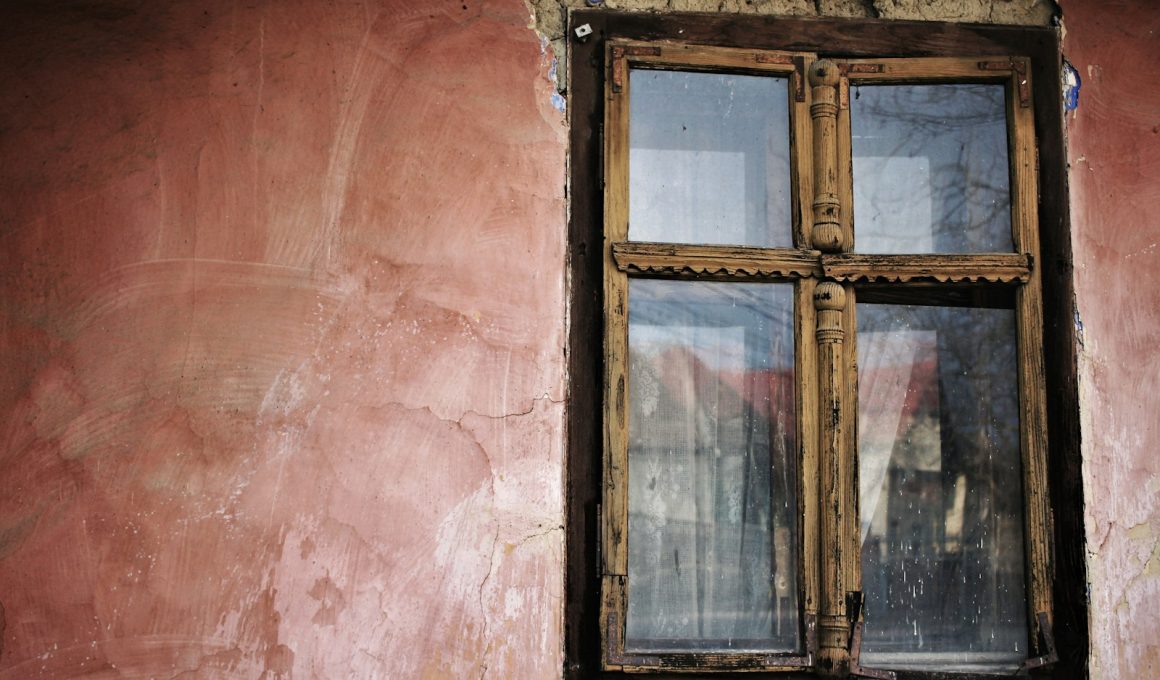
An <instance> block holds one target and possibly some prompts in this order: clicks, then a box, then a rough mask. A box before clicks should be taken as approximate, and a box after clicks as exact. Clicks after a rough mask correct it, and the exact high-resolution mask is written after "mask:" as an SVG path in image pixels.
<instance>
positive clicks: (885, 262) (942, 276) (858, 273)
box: [821, 253, 1032, 283]
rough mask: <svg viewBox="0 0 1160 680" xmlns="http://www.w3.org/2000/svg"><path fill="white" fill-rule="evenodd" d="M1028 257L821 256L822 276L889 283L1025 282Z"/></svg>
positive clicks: (1029, 263) (984, 255)
mask: <svg viewBox="0 0 1160 680" xmlns="http://www.w3.org/2000/svg"><path fill="white" fill-rule="evenodd" d="M1031 259H1032V258H1031V257H1029V256H1028V255H1027V254H1024V253H1018V254H1016V253H987V254H980V255H856V254H853V253H851V254H839V255H823V256H822V258H821V260H822V271H823V273H824V274H825V276H827V277H829V278H833V279H838V280H840V281H865V282H892V283H905V282H907V281H938V282H941V283H947V282H959V281H989V282H993V283H1000V282H1003V283H1010V282H1013V281H1027V280H1028V277H1029V276H1030V271H1031Z"/></svg>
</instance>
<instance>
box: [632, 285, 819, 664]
mask: <svg viewBox="0 0 1160 680" xmlns="http://www.w3.org/2000/svg"><path fill="white" fill-rule="evenodd" d="M628 339H629V381H628V382H629V420H628V422H629V435H628V437H629V442H628V479H629V489H628V491H629V503H628V505H629V523H628V561H629V564H628V617H627V619H628V620H627V630H626V635H625V647H626V649H627V650H629V651H634V652H671V651H761V652H794V651H797V650H798V648H799V639H798V638H799V634H798V630H799V625H798V621H799V617H798V597H797V593H798V583H797V573H796V568H797V567H796V565H797V558H796V555H797V554H798V549H797V536H796V533H797V528H796V527H797V516H798V511H797V498H796V488H797V484H796V474H797V472H796V467H795V465H794V460H795V455H796V450H797V446H796V442H795V434H794V433H795V431H796V423H795V410H794V402H795V400H794V351H793V287H792V285H790V284H748V283H744V284H743V283H716V282H687V281H657V280H641V279H632V280H631V281H630V285H629V330H628Z"/></svg>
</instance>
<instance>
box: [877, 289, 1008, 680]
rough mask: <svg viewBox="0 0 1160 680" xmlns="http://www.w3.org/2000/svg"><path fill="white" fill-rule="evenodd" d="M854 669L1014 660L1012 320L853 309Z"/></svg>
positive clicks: (995, 313) (979, 313) (950, 312)
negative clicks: (858, 612) (861, 610)
mask: <svg viewBox="0 0 1160 680" xmlns="http://www.w3.org/2000/svg"><path fill="white" fill-rule="evenodd" d="M857 307H858V459H859V463H858V471H859V493H860V503H861V505H860V513H861V515H860V516H861V532H862V533H861V538H862V587H863V592H864V596H865V598H866V612H865V618H866V629H865V638H864V641H863V647H862V650H863V653H862V658H863V662H864V663H865V664H866V665H867V666H869V667H882V668H912V669H939V670H944V671H950V670H959V671H964V672H968V671H974V672H1010V671H1013V670H1015V669H1017V668H1018V667H1019V664H1020V663H1021V662H1022V661H1023V660H1024V659H1026V658H1027V657H1028V656H1029V654H1028V649H1027V620H1026V605H1027V600H1026V592H1025V586H1024V573H1023V554H1024V550H1023V494H1022V480H1021V464H1020V448H1019V395H1018V387H1017V382H1018V378H1017V373H1016V349H1015V317H1014V312H1013V311H1012V310H1010V309H972V308H959V307H925V306H924V307H919V306H905V305H878V304H859V305H858V306H857Z"/></svg>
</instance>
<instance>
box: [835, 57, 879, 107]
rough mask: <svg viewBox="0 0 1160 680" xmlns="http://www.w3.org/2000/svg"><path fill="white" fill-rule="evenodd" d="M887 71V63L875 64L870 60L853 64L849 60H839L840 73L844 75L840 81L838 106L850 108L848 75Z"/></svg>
mask: <svg viewBox="0 0 1160 680" xmlns="http://www.w3.org/2000/svg"><path fill="white" fill-rule="evenodd" d="M885 71H886V65H885V64H873V63H868V62H858V63H856V64H851V63H850V62H847V61H840V62H838V73H839V74H840V75H841V76H842V78H841V80H840V81H839V82H838V108H839V109H848V108H850V80H849V79H848V78H847V77H846V76H848V75H850V74H851V73H854V74H858V73H883V72H885Z"/></svg>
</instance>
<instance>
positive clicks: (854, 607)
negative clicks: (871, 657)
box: [846, 590, 898, 680]
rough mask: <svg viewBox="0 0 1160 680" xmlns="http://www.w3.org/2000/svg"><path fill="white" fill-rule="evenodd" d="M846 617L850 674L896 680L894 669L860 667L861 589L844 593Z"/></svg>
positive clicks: (857, 676) (852, 675) (858, 676)
mask: <svg viewBox="0 0 1160 680" xmlns="http://www.w3.org/2000/svg"><path fill="white" fill-rule="evenodd" d="M846 617H847V618H848V619H849V621H850V641H849V649H850V675H851V677H855V678H877V679H878V680H896V678H897V677H898V676H897V675H895V673H894V671H884V670H877V669H874V668H863V667H862V626H863V625H864V622H863V621H861V618H862V591H860V590H853V591H850V592H848V593H846Z"/></svg>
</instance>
